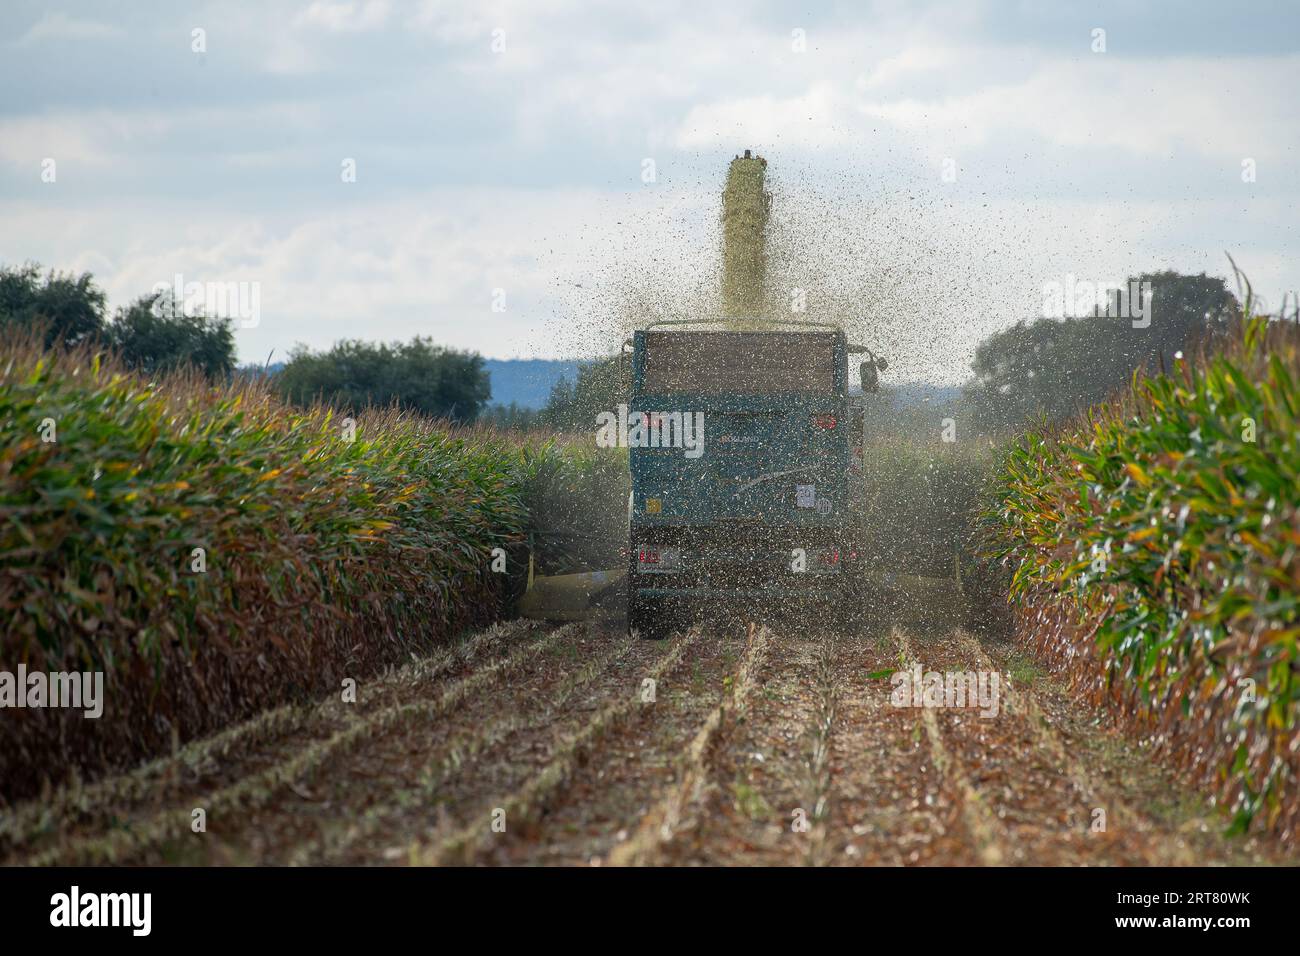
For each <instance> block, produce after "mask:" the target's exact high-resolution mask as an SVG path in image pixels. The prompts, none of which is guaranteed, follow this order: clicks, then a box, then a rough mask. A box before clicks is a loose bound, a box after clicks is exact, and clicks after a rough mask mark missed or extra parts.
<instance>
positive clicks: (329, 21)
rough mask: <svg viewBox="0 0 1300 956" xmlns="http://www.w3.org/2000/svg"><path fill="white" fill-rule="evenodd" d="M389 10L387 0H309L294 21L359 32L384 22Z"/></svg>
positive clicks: (311, 25)
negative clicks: (310, 0)
mask: <svg viewBox="0 0 1300 956" xmlns="http://www.w3.org/2000/svg"><path fill="white" fill-rule="evenodd" d="M391 12H392V11H391V7H390V5H389V3H388V0H312V3H310V4H308V5H307V6H306V7H304V8H303V9H302V10H301V11H299V13H298V15H297V16H296V17H295V18H294V23H295V25H297V26H307V27H318V28H320V29H323V30H327V31H329V32H331V33H359V32H362V31H366V30H377V29H379V28H380V27H382V26H384V24H385V23H387V22H388V15H389V13H391Z"/></svg>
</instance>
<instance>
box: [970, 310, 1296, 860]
mask: <svg viewBox="0 0 1300 956" xmlns="http://www.w3.org/2000/svg"><path fill="white" fill-rule="evenodd" d="M1298 343H1300V335H1297V334H1296V330H1295V328H1294V326H1288V325H1285V324H1283V323H1278V322H1273V323H1269V322H1267V321H1265V320H1264V319H1263V318H1259V317H1255V318H1249V319H1247V320H1244V321H1243V322H1241V323H1240V327H1239V329H1238V330H1237V332H1236V334H1235V337H1234V344H1233V345H1232V346H1230V347H1229V348H1228V349H1227V350H1226V352H1225V353H1223V354H1218V355H1213V356H1200V357H1198V358H1195V359H1180V360H1178V361H1177V363H1176V365H1175V367H1174V368H1173V369H1172V370H1171V371H1169V372H1168V373H1167V374H1160V375H1155V376H1151V377H1147V378H1137V377H1135V380H1134V383H1133V386H1132V388H1131V389H1130V390H1129V392H1128V393H1127V394H1125V395H1124V396H1123V397H1122V398H1120V399H1118V400H1117V401H1115V402H1114V403H1112V404H1110V405H1108V406H1105V407H1102V408H1098V409H1094V410H1093V415H1092V417H1091V419H1089V420H1080V421H1077V422H1075V423H1074V424H1073V425H1070V426H1068V427H1065V428H1061V429H1058V430H1046V429H1044V430H1039V431H1037V432H1033V433H1030V434H1028V435H1026V436H1025V437H1024V438H1023V439H1021V440H1020V441H1018V442H1017V443H1016V444H1015V446H1014V448H1013V449H1012V451H1011V452H1010V454H1009V455H1008V457H1007V458H1006V460H1005V461H1004V462H1003V464H1002V466H1001V468H1000V471H999V473H998V475H997V476H996V480H995V482H994V484H993V488H994V489H995V491H994V501H993V504H992V505H991V506H990V507H989V508H988V509H987V511H986V513H985V514H984V516H983V518H984V523H985V530H986V532H987V534H988V541H989V550H990V553H991V554H992V555H993V556H994V557H995V558H997V559H999V560H1001V561H1002V562H1003V563H1004V564H1005V565H1006V566H1007V567H1008V568H1009V569H1010V570H1011V587H1010V600H1011V602H1012V603H1013V604H1015V605H1016V606H1017V613H1018V616H1019V622H1020V630H1021V633H1022V634H1023V635H1024V639H1025V640H1026V641H1027V642H1028V643H1030V644H1031V645H1032V646H1033V647H1034V648H1035V649H1036V650H1038V651H1040V652H1041V653H1042V654H1043V655H1044V656H1045V657H1047V658H1048V659H1049V660H1050V661H1052V662H1054V664H1055V666H1056V667H1057V668H1058V669H1059V670H1061V671H1062V672H1064V673H1065V674H1066V675H1068V676H1069V677H1070V678H1071V680H1072V681H1073V683H1074V684H1075V686H1076V688H1077V689H1080V690H1082V691H1083V692H1084V693H1086V695H1087V696H1088V697H1089V698H1091V699H1092V700H1094V701H1096V702H1106V703H1111V704H1115V705H1118V709H1119V710H1120V711H1121V712H1122V713H1123V714H1125V715H1126V718H1127V719H1128V720H1130V721H1132V722H1134V723H1136V724H1138V725H1140V729H1141V730H1142V731H1143V733H1144V735H1145V736H1148V737H1149V738H1150V739H1153V740H1155V741H1156V743H1157V744H1158V745H1159V747H1160V748H1161V749H1163V750H1165V751H1167V752H1169V753H1170V754H1172V755H1173V756H1175V757H1176V758H1178V759H1180V760H1181V762H1182V763H1183V764H1184V765H1185V766H1187V767H1188V768H1190V769H1191V770H1192V772H1193V775H1194V777H1195V778H1196V779H1200V780H1202V781H1203V782H1205V783H1207V784H1209V785H1210V786H1211V787H1213V788H1214V789H1215V790H1216V792H1217V794H1218V799H1219V801H1220V802H1221V803H1222V804H1223V805H1224V806H1226V808H1227V809H1228V810H1229V811H1230V812H1231V815H1232V824H1231V826H1232V828H1233V829H1234V830H1236V831H1244V830H1246V829H1248V828H1249V827H1250V826H1251V825H1252V823H1255V824H1257V825H1262V826H1266V827H1276V828H1280V829H1281V830H1282V831H1283V832H1284V833H1286V834H1289V835H1291V836H1292V837H1294V835H1295V834H1296V832H1297V829H1298V828H1300V799H1298V796H1300V789H1298V788H1297V783H1300V781H1298V780H1297V777H1298V775H1300V737H1298V736H1297V698H1298V697H1300V684H1298V683H1297V680H1296V669H1297V638H1298V637H1300V613H1298V604H1297V602H1298V600H1300V598H1298V595H1300V560H1297V547H1300V514H1298V511H1300V445H1298V442H1300V388H1298V387H1297V374H1298V373H1300V349H1298V348H1297V345H1298Z"/></svg>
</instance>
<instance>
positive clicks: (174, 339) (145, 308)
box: [105, 292, 235, 378]
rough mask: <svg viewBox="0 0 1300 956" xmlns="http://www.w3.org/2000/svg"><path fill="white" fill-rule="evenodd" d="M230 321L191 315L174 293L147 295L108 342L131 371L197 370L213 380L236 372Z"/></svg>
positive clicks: (117, 321)
mask: <svg viewBox="0 0 1300 956" xmlns="http://www.w3.org/2000/svg"><path fill="white" fill-rule="evenodd" d="M230 326H231V323H230V320H229V319H224V318H209V317H208V316H205V315H202V314H199V315H187V314H186V313H185V311H184V310H183V309H181V308H180V307H179V305H177V304H174V303H173V302H172V301H171V297H170V294H169V293H166V292H163V293H161V294H159V293H151V294H148V295H143V296H141V297H140V298H138V299H136V300H135V301H134V302H132V303H131V304H130V305H129V306H127V307H126V308H123V309H118V310H117V315H116V316H115V317H114V319H113V322H112V323H111V324H110V325H109V326H108V329H107V334H106V336H105V338H106V340H107V342H108V344H109V345H111V346H112V347H113V348H114V349H115V350H116V351H117V352H118V354H119V355H120V356H121V358H122V360H123V361H124V362H125V363H126V364H127V365H129V366H130V367H131V368H134V369H139V370H140V371H143V372H147V373H150V374H153V373H158V372H167V371H172V370H175V369H180V368H183V367H185V366H191V367H193V368H197V369H199V370H200V371H202V372H203V373H204V374H205V375H207V376H208V377H209V378H225V377H227V376H228V375H230V373H231V372H232V371H234V368H235V336H234V333H233V332H232V331H231V327H230Z"/></svg>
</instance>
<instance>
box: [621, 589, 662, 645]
mask: <svg viewBox="0 0 1300 956" xmlns="http://www.w3.org/2000/svg"><path fill="white" fill-rule="evenodd" d="M627 632H628V634H629V635H631V634H633V633H636V634H638V635H640V636H641V637H642V638H644V639H646V640H650V641H661V640H663V639H664V638H665V637H667V636H668V635H669V634H670V633H671V632H672V621H671V620H670V619H669V616H668V614H667V609H666V608H665V607H664V606H663V602H662V601H656V600H646V599H644V598H642V599H640V600H629V601H628V602H627Z"/></svg>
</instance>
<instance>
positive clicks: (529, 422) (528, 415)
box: [478, 402, 542, 431]
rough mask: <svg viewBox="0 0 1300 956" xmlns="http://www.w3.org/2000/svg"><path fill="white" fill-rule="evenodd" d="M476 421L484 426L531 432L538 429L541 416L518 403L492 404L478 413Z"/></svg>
mask: <svg viewBox="0 0 1300 956" xmlns="http://www.w3.org/2000/svg"><path fill="white" fill-rule="evenodd" d="M478 420H479V421H480V422H482V423H483V424H485V425H492V426H494V427H496V428H501V429H509V430H512V431H532V430H533V429H535V428H538V427H540V425H541V422H542V414H541V412H540V411H538V410H537V409H535V408H528V407H527V406H525V405H520V404H519V403H518V402H511V403H510V404H509V405H501V404H493V405H489V406H487V407H486V408H485V409H483V411H481V412H480V413H479V416H478Z"/></svg>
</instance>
